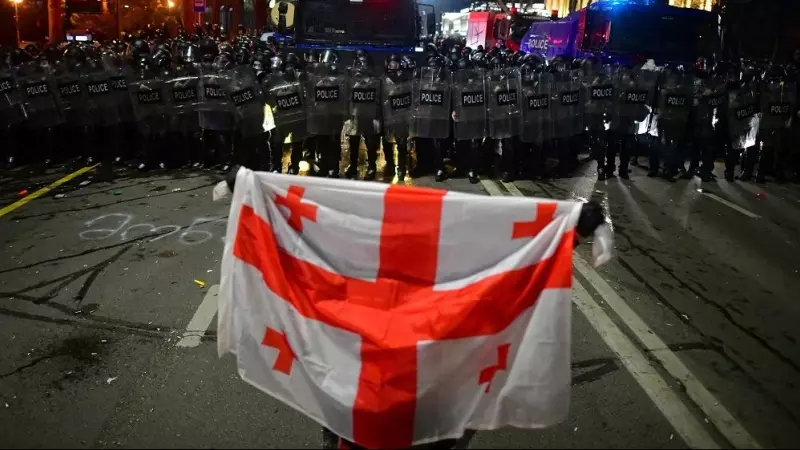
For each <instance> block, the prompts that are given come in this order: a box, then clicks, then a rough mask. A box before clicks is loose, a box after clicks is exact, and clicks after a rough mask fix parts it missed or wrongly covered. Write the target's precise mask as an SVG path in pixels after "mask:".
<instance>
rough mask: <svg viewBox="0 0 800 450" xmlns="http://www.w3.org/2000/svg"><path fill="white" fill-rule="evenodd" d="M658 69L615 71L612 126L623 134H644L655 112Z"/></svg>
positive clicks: (622, 69)
mask: <svg viewBox="0 0 800 450" xmlns="http://www.w3.org/2000/svg"><path fill="white" fill-rule="evenodd" d="M657 79H658V72H654V71H651V70H643V69H641V68H637V69H627V68H624V67H621V68H619V69H618V70H617V72H616V73H615V74H614V92H615V94H614V97H615V98H614V102H615V105H614V109H613V113H612V119H611V124H610V127H611V129H613V130H615V131H617V132H618V133H622V134H629V135H638V134H644V133H645V132H646V128H647V119H648V117H649V116H650V114H651V112H652V109H653V108H652V102H653V101H654V99H655V90H656V81H657Z"/></svg>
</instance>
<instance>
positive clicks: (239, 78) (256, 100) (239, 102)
mask: <svg viewBox="0 0 800 450" xmlns="http://www.w3.org/2000/svg"><path fill="white" fill-rule="evenodd" d="M229 73H230V77H231V83H230V87H229V89H230V92H229V97H230V99H231V103H232V104H233V106H234V108H236V120H237V127H238V128H239V133H240V134H241V135H242V136H243V137H249V136H255V135H257V134H261V133H263V132H264V108H265V102H264V93H263V92H262V90H261V85H260V84H259V83H258V79H257V78H256V74H255V72H254V71H253V69H252V68H251V67H248V66H238V67H236V68H234V69H232V70H230V71H229Z"/></svg>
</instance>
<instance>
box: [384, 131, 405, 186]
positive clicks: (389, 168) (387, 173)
mask: <svg viewBox="0 0 800 450" xmlns="http://www.w3.org/2000/svg"><path fill="white" fill-rule="evenodd" d="M395 140H396V141H398V142H399V141H400V139H399V138H395ZM398 147H399V144H398ZM381 149H382V151H383V160H384V161H386V166H385V167H384V168H383V179H384V180H386V181H389V180H393V179H394V176H395V174H396V173H397V166H396V165H395V163H394V144H393V143H391V142H389V140H388V139H386V138H383V139H381Z"/></svg>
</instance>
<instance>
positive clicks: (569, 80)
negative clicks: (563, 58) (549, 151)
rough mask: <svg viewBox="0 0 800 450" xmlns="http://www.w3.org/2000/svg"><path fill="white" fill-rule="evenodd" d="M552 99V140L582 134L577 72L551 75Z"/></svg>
mask: <svg viewBox="0 0 800 450" xmlns="http://www.w3.org/2000/svg"><path fill="white" fill-rule="evenodd" d="M553 78H554V83H553V98H552V99H551V102H550V114H551V116H550V117H551V118H552V121H553V138H555V139H560V138H569V137H572V136H576V135H579V134H581V133H583V103H582V102H581V76H580V74H579V73H578V72H577V71H573V70H570V71H564V72H556V73H554V74H553Z"/></svg>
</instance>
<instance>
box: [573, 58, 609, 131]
mask: <svg viewBox="0 0 800 450" xmlns="http://www.w3.org/2000/svg"><path fill="white" fill-rule="evenodd" d="M614 92H615V89H614V73H613V68H612V67H611V66H607V65H606V66H603V67H601V68H600V69H599V70H597V71H596V72H595V71H590V72H588V73H587V74H585V76H584V78H583V83H582V93H583V96H582V97H581V98H582V100H583V121H584V127H585V129H586V130H587V131H589V132H595V131H605V130H606V129H607V127H608V124H609V122H610V121H611V117H612V114H613V110H614V104H615V99H616V96H615V94H614Z"/></svg>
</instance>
